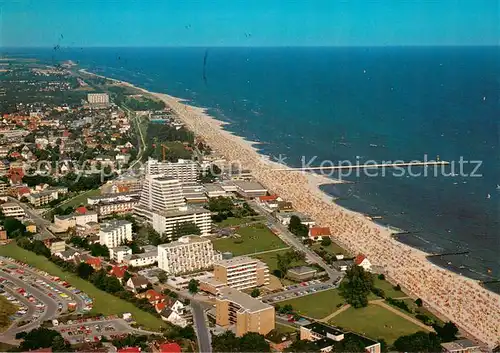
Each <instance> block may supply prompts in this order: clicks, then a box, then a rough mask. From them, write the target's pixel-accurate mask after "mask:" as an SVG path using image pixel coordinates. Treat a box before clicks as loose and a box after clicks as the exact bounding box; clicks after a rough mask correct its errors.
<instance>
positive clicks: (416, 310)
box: [386, 298, 444, 326]
mask: <svg viewBox="0 0 500 353" xmlns="http://www.w3.org/2000/svg"><path fill="white" fill-rule="evenodd" d="M402 301H404V302H405V303H406V304H407V305H408V307H409V308H410V309H412V310H413V313H412V314H410V313H409V312H407V311H405V310H403V309H400V308H398V307H397V306H394V305H391V304H389V303H388V302H386V304H387V305H391V306H392V307H393V308H394V309H396V310H399V311H401V312H402V313H403V314H405V315H409V316H413V317H414V318H416V316H417V315H418V314H422V315H427V316H428V317H429V318H431V319H433V320H434V322H435V323H437V324H438V325H441V326H442V325H444V322H443V321H442V320H441V319H439V318H438V317H437V316H436V315H434V314H433V313H431V312H430V311H429V310H427V309H426V308H423V307H420V308H419V307H418V306H417V304H415V301H414V300H413V299H410V298H408V299H402ZM417 320H418V319H417Z"/></svg>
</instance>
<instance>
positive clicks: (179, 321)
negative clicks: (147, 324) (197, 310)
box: [156, 300, 188, 327]
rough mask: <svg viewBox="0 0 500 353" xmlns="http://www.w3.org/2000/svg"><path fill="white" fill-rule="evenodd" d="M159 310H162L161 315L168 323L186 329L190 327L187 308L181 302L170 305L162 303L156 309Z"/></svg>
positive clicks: (177, 301)
mask: <svg viewBox="0 0 500 353" xmlns="http://www.w3.org/2000/svg"><path fill="white" fill-rule="evenodd" d="M162 304H163V305H162ZM158 309H161V310H160V312H159V314H160V316H161V318H162V320H164V321H168V322H170V323H172V324H174V325H177V326H180V327H186V326H187V325H188V320H187V318H186V316H187V315H186V312H185V306H184V304H182V302H181V301H179V300H176V301H175V302H170V303H160V304H158V305H157V307H156V310H157V311H158Z"/></svg>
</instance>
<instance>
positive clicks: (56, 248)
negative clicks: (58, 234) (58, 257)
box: [44, 238, 66, 254]
mask: <svg viewBox="0 0 500 353" xmlns="http://www.w3.org/2000/svg"><path fill="white" fill-rule="evenodd" d="M44 244H45V246H46V247H47V248H49V250H50V253H51V254H57V253H62V252H63V251H65V250H66V242H65V241H64V240H62V239H59V238H49V239H46V240H44Z"/></svg>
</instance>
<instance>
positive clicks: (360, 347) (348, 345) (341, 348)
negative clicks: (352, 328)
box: [335, 335, 365, 353]
mask: <svg viewBox="0 0 500 353" xmlns="http://www.w3.org/2000/svg"><path fill="white" fill-rule="evenodd" d="M364 351H365V343H364V342H363V341H362V340H361V339H360V338H359V337H358V336H354V335H349V336H347V337H346V338H344V339H343V340H342V341H341V342H340V344H339V345H338V346H337V347H335V352H346V353H350V352H364Z"/></svg>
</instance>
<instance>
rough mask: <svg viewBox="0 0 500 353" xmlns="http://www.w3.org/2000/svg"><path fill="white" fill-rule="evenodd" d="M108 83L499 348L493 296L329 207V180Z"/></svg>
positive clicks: (178, 103) (355, 216)
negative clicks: (181, 126) (174, 122)
mask: <svg viewBox="0 0 500 353" xmlns="http://www.w3.org/2000/svg"><path fill="white" fill-rule="evenodd" d="M87 73H88V72H87ZM88 74H90V73H88ZM114 81H115V82H117V83H120V84H123V85H126V86H129V87H134V88H136V89H138V90H141V91H143V92H144V93H145V94H152V95H154V96H155V97H157V98H159V99H161V100H163V101H164V102H165V103H166V104H168V105H169V106H170V107H171V108H172V109H174V110H175V111H176V112H177V114H178V115H179V117H180V118H181V119H182V120H183V121H184V123H185V124H186V126H187V127H188V128H189V129H190V130H192V131H193V132H194V133H195V134H197V135H200V136H202V137H203V138H204V139H205V141H206V142H207V143H208V144H209V145H210V146H211V147H212V149H213V150H214V151H215V152H217V153H219V154H221V155H223V156H224V157H225V158H226V159H227V160H229V161H239V163H241V165H242V166H244V167H245V168H248V169H251V170H252V172H253V175H254V176H255V177H256V178H257V179H258V180H259V181H260V182H262V184H264V185H265V186H266V187H267V188H268V189H269V190H270V191H271V192H274V193H277V194H279V195H280V196H281V197H283V198H284V199H287V200H289V201H291V202H292V203H293V205H294V208H295V209H297V210H298V211H300V212H303V213H305V214H307V215H309V216H310V217H312V218H313V219H314V220H315V221H316V222H317V224H318V225H320V226H327V227H330V229H331V231H332V235H333V237H334V239H335V241H336V242H338V243H339V244H340V245H342V246H344V247H346V248H347V249H348V250H349V251H351V252H352V253H354V254H356V253H363V254H365V255H366V256H367V257H368V259H369V260H370V262H371V263H372V264H373V265H375V266H377V267H380V268H383V269H384V271H385V273H386V274H387V275H388V276H389V277H390V278H391V279H393V280H394V281H396V282H397V283H399V284H401V286H402V287H404V288H405V289H406V290H407V291H409V292H410V294H412V295H413V296H415V297H419V298H422V300H424V302H426V304H427V305H429V306H430V307H432V309H433V310H435V311H437V312H439V313H441V314H443V315H444V316H446V317H448V318H449V319H450V320H451V321H453V322H455V323H456V324H457V325H458V326H459V327H460V328H461V329H462V330H464V331H465V332H467V333H468V334H470V335H472V336H474V337H476V338H477V339H479V340H481V341H482V342H484V343H486V344H488V345H489V346H490V347H493V346H495V345H496V344H499V341H500V296H499V295H497V294H495V293H493V292H490V291H488V290H486V289H485V288H483V287H481V286H480V284H479V283H477V282H476V281H474V280H472V279H469V278H466V277H462V276H460V275H458V274H455V273H453V272H451V271H447V270H445V269H442V268H439V267H437V266H435V265H433V264H431V263H430V262H429V261H428V260H427V258H426V254H425V253H424V252H422V251H419V250H417V249H414V248H411V247H409V246H406V245H404V244H402V243H399V242H398V241H397V240H395V239H393V238H392V237H391V231H389V230H388V229H387V228H385V227H382V226H380V225H377V224H376V223H374V222H372V221H370V220H368V219H367V218H366V217H365V216H364V215H362V214H359V213H356V212H353V211H350V210H347V209H344V208H342V207H340V206H339V205H337V204H335V203H334V202H332V200H331V198H330V197H328V195H326V194H324V193H323V192H322V191H321V190H320V189H318V185H320V184H324V183H332V182H335V181H332V180H331V179H329V178H326V177H323V176H319V175H311V174H309V173H304V172H296V171H294V172H292V171H283V170H277V169H278V168H283V166H282V165H280V164H277V163H273V162H269V161H266V160H265V158H262V156H260V155H259V154H258V153H257V151H256V150H255V148H254V147H253V146H252V143H251V142H249V141H246V140H244V139H243V138H241V137H239V136H236V135H234V134H232V133H230V132H228V131H226V130H224V129H223V125H224V123H222V122H220V121H218V120H216V119H214V118H213V117H211V116H209V115H207V114H206V111H205V110H204V109H202V108H198V107H192V106H189V105H187V104H184V103H183V102H182V100H180V99H177V98H175V97H172V96H169V95H166V94H160V93H151V92H148V91H146V90H144V89H141V88H138V87H135V86H133V85H131V84H129V83H127V82H122V81H118V80H114Z"/></svg>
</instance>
